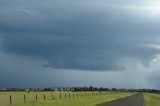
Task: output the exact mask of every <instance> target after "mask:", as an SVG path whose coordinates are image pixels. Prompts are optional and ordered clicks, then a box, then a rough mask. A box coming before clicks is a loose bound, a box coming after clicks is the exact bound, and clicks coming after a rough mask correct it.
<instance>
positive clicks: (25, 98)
mask: <svg viewBox="0 0 160 106" xmlns="http://www.w3.org/2000/svg"><path fill="white" fill-rule="evenodd" d="M24 103H26V95H24Z"/></svg>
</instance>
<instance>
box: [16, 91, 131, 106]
mask: <svg viewBox="0 0 160 106" xmlns="http://www.w3.org/2000/svg"><path fill="white" fill-rule="evenodd" d="M129 95H131V93H106V94H102V95H96V96H83V97H79V98H71V99H69V98H68V99H61V100H60V99H57V100H54V101H53V100H50V101H45V102H44V101H41V102H30V103H27V104H17V105H14V106H95V105H97V104H101V103H104V102H107V101H112V100H115V99H119V98H123V97H126V96H129Z"/></svg>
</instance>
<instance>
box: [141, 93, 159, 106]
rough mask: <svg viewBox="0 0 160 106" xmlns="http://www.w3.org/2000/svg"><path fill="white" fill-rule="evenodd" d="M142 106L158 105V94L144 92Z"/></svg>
mask: <svg viewBox="0 0 160 106" xmlns="http://www.w3.org/2000/svg"><path fill="white" fill-rule="evenodd" d="M144 106H160V94H153V93H144Z"/></svg>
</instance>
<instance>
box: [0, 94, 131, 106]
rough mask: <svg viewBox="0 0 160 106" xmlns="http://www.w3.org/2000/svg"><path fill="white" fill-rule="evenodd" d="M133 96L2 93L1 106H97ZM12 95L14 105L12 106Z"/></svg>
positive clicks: (0, 96) (0, 95) (0, 97)
mask: <svg viewBox="0 0 160 106" xmlns="http://www.w3.org/2000/svg"><path fill="white" fill-rule="evenodd" d="M131 94H132V93H120V92H116V93H113V92H112V93H111V92H103V93H101V94H100V93H98V92H30V93H27V92H1V93H0V106H95V105H97V104H100V103H103V102H107V101H112V100H115V99H118V98H122V97H126V96H129V95H131ZM10 95H11V97H12V105H10ZM24 95H25V100H24ZM36 95H37V100H36ZM44 95H45V96H44ZM25 102H26V103H25Z"/></svg>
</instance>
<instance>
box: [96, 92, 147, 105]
mask: <svg viewBox="0 0 160 106" xmlns="http://www.w3.org/2000/svg"><path fill="white" fill-rule="evenodd" d="M143 102H144V100H143V94H142V93H137V94H135V95H132V96H129V97H125V98H121V99H118V100H115V101H111V102H107V103H104V104H101V105H97V106H143Z"/></svg>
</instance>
